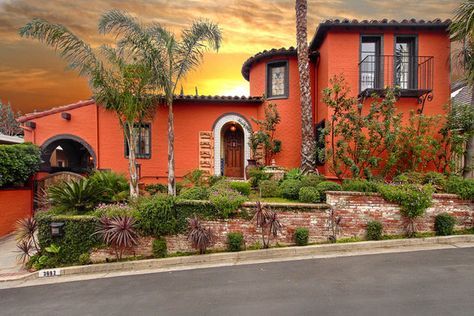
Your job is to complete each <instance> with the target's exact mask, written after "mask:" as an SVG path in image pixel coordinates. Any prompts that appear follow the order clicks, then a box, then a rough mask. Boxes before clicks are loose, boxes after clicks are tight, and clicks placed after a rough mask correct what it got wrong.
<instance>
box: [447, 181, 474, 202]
mask: <svg viewBox="0 0 474 316" xmlns="http://www.w3.org/2000/svg"><path fill="white" fill-rule="evenodd" d="M446 192H447V193H452V194H457V195H459V196H460V197H461V198H462V199H464V200H471V201H474V179H463V178H461V177H455V176H452V177H449V178H448V180H447V182H446Z"/></svg>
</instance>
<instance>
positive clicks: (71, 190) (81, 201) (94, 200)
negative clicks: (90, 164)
mask: <svg viewBox="0 0 474 316" xmlns="http://www.w3.org/2000/svg"><path fill="white" fill-rule="evenodd" d="M104 192H105V190H104V188H102V187H99V186H98V185H97V184H96V183H94V182H92V181H91V180H89V179H78V180H71V181H69V182H63V183H59V184H57V185H54V186H51V187H49V189H48V198H49V201H50V202H51V204H52V206H54V207H56V208H58V209H60V210H62V211H64V212H67V211H75V212H78V213H84V212H86V211H91V210H93V209H94V208H95V207H96V205H98V204H99V202H100V200H101V198H102V194H103V193H104Z"/></svg>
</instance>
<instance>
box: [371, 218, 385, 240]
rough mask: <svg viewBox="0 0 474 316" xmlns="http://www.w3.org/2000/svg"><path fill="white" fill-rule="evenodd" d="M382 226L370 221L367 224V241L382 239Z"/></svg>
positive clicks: (379, 223)
mask: <svg viewBox="0 0 474 316" xmlns="http://www.w3.org/2000/svg"><path fill="white" fill-rule="evenodd" d="M382 232H383V225H382V223H381V222H379V221H370V222H368V223H367V240H380V239H382Z"/></svg>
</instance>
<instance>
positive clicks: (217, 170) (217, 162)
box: [213, 114, 250, 176]
mask: <svg viewBox="0 0 474 316" xmlns="http://www.w3.org/2000/svg"><path fill="white" fill-rule="evenodd" d="M229 122H235V123H236V124H239V125H240V126H242V129H243V131H244V168H245V167H247V164H248V162H247V159H250V146H249V128H250V126H249V125H248V123H247V122H246V121H245V120H244V119H243V117H242V116H240V115H236V114H228V115H224V116H222V117H221V118H220V119H219V120H218V121H217V122H216V123H215V124H214V129H213V132H214V175H216V176H220V175H221V132H222V127H223V126H224V125H225V124H227V123H229ZM244 176H245V172H244Z"/></svg>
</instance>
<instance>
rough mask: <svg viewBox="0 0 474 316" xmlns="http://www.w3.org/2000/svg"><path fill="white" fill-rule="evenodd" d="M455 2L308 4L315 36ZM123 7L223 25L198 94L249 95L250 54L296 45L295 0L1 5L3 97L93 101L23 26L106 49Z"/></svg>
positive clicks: (42, 104)
mask: <svg viewBox="0 0 474 316" xmlns="http://www.w3.org/2000/svg"><path fill="white" fill-rule="evenodd" d="M459 2H460V1H456V0H417V1H414V0H347V1H345V0H308V6H309V9H308V37H309V39H310V38H311V37H312V36H313V34H314V31H315V29H316V26H317V24H318V23H320V22H321V21H323V20H325V19H331V18H350V19H353V18H357V19H381V18H388V19H405V18H412V17H415V18H417V19H433V18H442V19H445V18H450V17H451V16H452V12H453V9H454V8H455V7H456V6H457V5H458V3H459ZM111 9H122V10H126V11H128V12H129V13H131V14H133V15H135V16H137V17H138V18H140V19H141V20H142V21H143V22H145V23H147V22H158V23H161V24H162V25H164V26H166V27H168V28H169V29H171V30H173V31H175V32H176V33H178V32H179V31H180V30H181V29H182V28H183V27H186V26H188V25H189V24H190V23H191V22H192V21H193V19H196V18H207V19H210V20H213V21H214V22H216V23H218V24H219V25H220V26H221V28H222V30H223V36H224V41H223V45H222V49H221V50H220V51H219V53H217V54H215V53H208V54H206V56H205V60H204V63H203V64H202V66H201V67H200V68H199V69H198V70H197V71H195V72H193V73H191V74H190V75H189V76H188V77H187V80H186V82H185V83H184V92H185V93H187V94H194V87H195V86H197V87H198V90H199V93H200V94H206V95H207V94H219V95H243V94H248V83H247V81H245V80H244V79H243V78H242V76H241V74H240V69H241V66H242V63H243V62H244V61H245V60H246V59H247V58H248V57H250V56H251V55H253V54H255V53H257V52H259V51H261V50H264V49H269V48H273V47H282V46H285V47H287V46H293V45H295V26H294V20H295V14H294V1H283V0H272V1H271V0H254V1H250V0H234V1H232V0H200V1H197V0H173V1H166V0H134V1H124V0H94V1H82V0H75V1H66V0H0V99H1V100H3V102H7V101H9V102H10V103H11V104H12V106H13V108H14V109H16V110H20V111H21V112H23V113H27V112H31V111H33V110H34V109H36V110H43V109H46V108H50V107H53V106H58V105H63V104H68V103H71V102H75V101H78V100H81V99H82V100H83V99H88V98H89V97H90V96H91V91H90V90H89V88H88V86H87V81H86V79H84V78H80V77H78V75H77V74H76V73H75V72H73V71H68V70H66V64H65V63H64V62H63V61H62V60H61V58H59V57H58V56H57V55H56V54H55V52H54V51H53V50H51V49H50V48H48V47H46V46H44V45H42V44H40V43H37V42H36V41H34V40H31V39H22V38H20V36H19V35H18V29H19V28H20V27H21V26H23V25H24V24H25V23H27V22H28V21H29V20H31V19H32V18H35V17H39V18H43V19H46V20H48V21H50V22H54V23H61V24H64V25H65V26H67V27H68V28H69V29H70V30H71V31H73V32H74V33H76V34H77V35H79V36H80V37H81V38H82V39H84V40H86V41H87V42H89V43H91V44H92V45H93V46H99V45H100V44H102V43H105V42H107V41H108V40H110V39H108V38H104V36H102V35H99V34H98V32H97V22H98V19H99V16H100V15H101V14H102V13H103V12H105V11H108V10H111Z"/></svg>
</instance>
